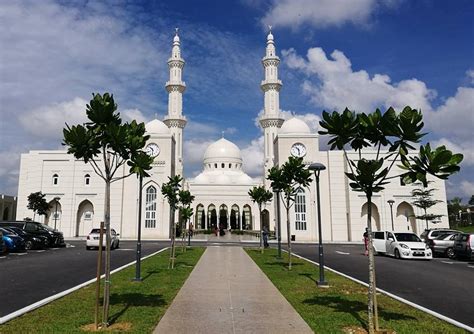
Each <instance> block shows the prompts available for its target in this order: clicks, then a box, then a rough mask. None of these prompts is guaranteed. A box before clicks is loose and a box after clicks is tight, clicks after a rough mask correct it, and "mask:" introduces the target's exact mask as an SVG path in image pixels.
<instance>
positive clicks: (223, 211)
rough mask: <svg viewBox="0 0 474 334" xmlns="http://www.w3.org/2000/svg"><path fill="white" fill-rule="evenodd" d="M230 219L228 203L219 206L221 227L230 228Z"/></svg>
mask: <svg viewBox="0 0 474 334" xmlns="http://www.w3.org/2000/svg"><path fill="white" fill-rule="evenodd" d="M228 221H229V217H228V212H227V205H225V204H222V205H221V206H220V207H219V228H223V229H228V228H229V226H228Z"/></svg>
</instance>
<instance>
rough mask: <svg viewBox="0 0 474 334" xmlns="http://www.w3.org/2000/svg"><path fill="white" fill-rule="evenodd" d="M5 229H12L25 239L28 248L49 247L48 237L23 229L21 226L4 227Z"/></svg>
mask: <svg viewBox="0 0 474 334" xmlns="http://www.w3.org/2000/svg"><path fill="white" fill-rule="evenodd" d="M4 229H5V230H8V231H12V232H13V233H16V234H17V235H19V236H20V237H22V238H23V240H25V248H26V250H30V249H44V248H46V247H48V238H47V237H45V236H41V235H34V234H31V233H28V232H26V231H24V230H22V229H21V228H19V227H15V226H10V227H4Z"/></svg>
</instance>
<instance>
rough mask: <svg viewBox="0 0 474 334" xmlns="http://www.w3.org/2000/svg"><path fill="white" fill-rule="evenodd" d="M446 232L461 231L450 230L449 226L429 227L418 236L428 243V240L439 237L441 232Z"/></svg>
mask: <svg viewBox="0 0 474 334" xmlns="http://www.w3.org/2000/svg"><path fill="white" fill-rule="evenodd" d="M448 233H452V234H454V233H461V231H457V230H451V229H449V228H430V229H426V230H424V231H423V233H421V235H420V238H421V240H423V241H424V242H426V243H429V241H430V240H433V239H435V238H437V237H439V236H440V235H441V234H448Z"/></svg>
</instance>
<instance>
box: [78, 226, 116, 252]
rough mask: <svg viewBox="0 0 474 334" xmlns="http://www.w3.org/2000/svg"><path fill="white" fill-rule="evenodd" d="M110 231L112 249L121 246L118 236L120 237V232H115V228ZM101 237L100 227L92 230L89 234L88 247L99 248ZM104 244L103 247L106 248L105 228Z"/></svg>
mask: <svg viewBox="0 0 474 334" xmlns="http://www.w3.org/2000/svg"><path fill="white" fill-rule="evenodd" d="M110 232H111V233H110V236H111V239H110V249H115V248H119V245H120V240H119V238H118V237H119V235H120V234H118V233H117V232H115V230H114V229H111V230H110ZM99 239H100V229H98V228H93V229H92V231H91V232H90V233H89V235H88V236H87V240H86V249H87V250H89V249H92V248H99ZM102 245H103V246H102V247H104V248H105V230H104V234H103V236H102Z"/></svg>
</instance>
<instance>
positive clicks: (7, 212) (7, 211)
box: [2, 206, 10, 220]
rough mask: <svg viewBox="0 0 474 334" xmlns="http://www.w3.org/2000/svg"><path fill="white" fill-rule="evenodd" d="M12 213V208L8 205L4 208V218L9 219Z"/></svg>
mask: <svg viewBox="0 0 474 334" xmlns="http://www.w3.org/2000/svg"><path fill="white" fill-rule="evenodd" d="M9 213H10V208H9V207H8V206H7V207H6V208H5V209H4V210H3V217H2V220H9V217H8V214H9Z"/></svg>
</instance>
